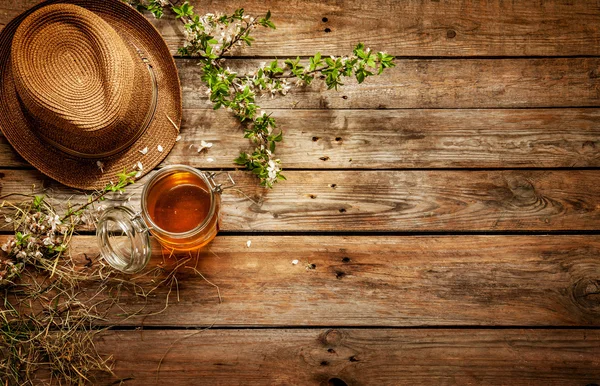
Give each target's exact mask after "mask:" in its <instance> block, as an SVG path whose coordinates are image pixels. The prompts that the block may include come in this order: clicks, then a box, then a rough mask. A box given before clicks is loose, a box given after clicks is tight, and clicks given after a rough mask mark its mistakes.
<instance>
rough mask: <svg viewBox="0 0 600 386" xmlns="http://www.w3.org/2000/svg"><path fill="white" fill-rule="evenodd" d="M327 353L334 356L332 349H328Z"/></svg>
mask: <svg viewBox="0 0 600 386" xmlns="http://www.w3.org/2000/svg"><path fill="white" fill-rule="evenodd" d="M327 352H328V353H330V354H335V350H334V349H332V348H330V349H328V350H327Z"/></svg>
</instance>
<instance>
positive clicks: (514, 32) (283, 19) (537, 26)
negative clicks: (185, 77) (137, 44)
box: [0, 0, 600, 56]
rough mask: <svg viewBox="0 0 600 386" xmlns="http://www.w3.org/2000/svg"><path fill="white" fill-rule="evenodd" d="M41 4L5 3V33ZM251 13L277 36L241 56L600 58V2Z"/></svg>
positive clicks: (167, 30) (306, 5)
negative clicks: (363, 51)
mask: <svg viewBox="0 0 600 386" xmlns="http://www.w3.org/2000/svg"><path fill="white" fill-rule="evenodd" d="M38 2H39V1H38V0H26V1H22V0H4V1H3V2H2V4H0V29H1V28H2V26H3V25H5V24H6V23H8V21H9V20H10V19H12V18H13V17H15V16H16V15H18V14H19V13H21V12H22V11H24V10H26V9H28V8H30V7H32V6H33V5H35V4H37V3H38ZM191 3H192V4H193V5H194V6H195V7H196V9H197V10H198V11H199V12H202V13H204V12H215V11H216V12H221V11H223V12H232V11H233V10H234V9H235V8H237V7H239V6H240V4H238V3H235V2H222V1H214V0H211V1H197V0H194V1H192V2H191ZM243 6H244V8H245V9H246V11H247V12H248V13H250V14H254V15H259V14H261V13H264V12H266V11H267V9H270V10H271V11H272V13H273V20H274V22H275V23H276V24H277V30H274V31H273V30H263V29H262V28H260V29H258V30H256V31H255V32H254V33H253V35H254V36H255V37H256V41H255V42H254V43H253V45H252V47H250V48H244V49H243V50H241V51H240V52H238V53H237V54H240V55H268V56H296V55H313V54H314V53H315V52H317V51H321V52H323V53H324V54H327V55H343V54H348V53H349V52H351V51H352V48H353V47H354V45H355V44H356V43H357V42H358V41H363V42H365V43H366V44H367V45H369V46H371V47H373V49H375V50H378V51H388V52H390V53H392V54H394V55H405V56H563V55H599V54H600V44H598V43H599V42H600V30H599V29H598V25H599V24H600V9H599V7H598V4H597V3H596V2H594V1H580V2H568V1H561V0H556V1H543V2H540V1H531V2H502V1H491V2H485V3H480V2H474V1H461V2H440V1H430V2H428V1H420V0H411V1H402V2H397V1H391V0H377V1H369V2H361V1H359V0H346V1H344V2H341V3H340V2H338V1H334V0H328V1H312V0H301V1H295V2H291V3H290V2H287V3H286V2H278V1H266V2H265V1H257V0H250V1H245V2H244V4H243ZM148 19H149V20H150V21H151V22H152V23H154V25H155V26H156V27H157V28H158V29H159V31H160V32H161V34H162V35H163V37H164V38H165V40H166V41H167V43H168V44H169V46H170V47H171V49H172V51H173V53H176V51H177V48H178V47H180V46H181V45H182V44H183V34H182V26H181V25H180V23H179V21H176V20H174V18H173V17H172V15H170V14H168V15H167V16H166V17H165V18H164V19H162V20H155V19H154V18H153V17H152V16H151V15H148Z"/></svg>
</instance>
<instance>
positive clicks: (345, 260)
mask: <svg viewBox="0 0 600 386" xmlns="http://www.w3.org/2000/svg"><path fill="white" fill-rule="evenodd" d="M349 262H350V258H349V257H344V258H342V263H349Z"/></svg>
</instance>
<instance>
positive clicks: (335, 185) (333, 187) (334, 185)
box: [329, 184, 337, 189]
mask: <svg viewBox="0 0 600 386" xmlns="http://www.w3.org/2000/svg"><path fill="white" fill-rule="evenodd" d="M329 187H330V188H332V189H335V188H337V184H331V185H329Z"/></svg>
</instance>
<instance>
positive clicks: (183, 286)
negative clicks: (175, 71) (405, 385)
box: [1, 235, 600, 327]
mask: <svg viewBox="0 0 600 386" xmlns="http://www.w3.org/2000/svg"><path fill="white" fill-rule="evenodd" d="M5 238H6V236H3V237H2V238H1V240H2V241H3V242H4V240H5ZM248 240H250V241H251V245H250V247H248V246H247V241H248ZM71 246H72V247H71V256H72V257H73V260H74V261H76V262H77V264H78V265H80V266H84V265H86V264H88V263H89V260H88V258H92V259H94V257H95V256H98V246H97V244H96V240H95V237H93V236H77V237H75V238H74V239H73V241H72V244H71ZM152 250H153V258H152V260H151V262H150V264H149V266H148V270H151V269H153V268H155V267H157V266H162V267H164V269H165V273H164V274H163V276H161V275H159V276H155V274H149V275H142V274H139V275H135V276H136V277H137V278H138V279H136V280H137V281H138V282H139V283H145V281H144V280H150V279H153V280H154V283H157V282H159V281H160V280H161V278H162V277H164V275H167V273H168V272H170V271H171V270H172V268H173V267H174V266H175V265H176V264H179V263H177V262H176V260H175V259H174V258H170V259H169V258H168V257H169V255H170V253H169V252H167V251H165V252H163V251H161V248H160V246H159V245H158V244H157V243H156V242H153V244H152ZM599 253H600V237H599V236H420V237H399V236H375V237H373V236H368V237H367V236H363V237H360V236H353V237H339V236H338V237H332V236H277V237H270V236H252V235H248V236H245V237H244V236H219V237H217V238H216V239H215V240H214V241H213V243H211V244H210V246H209V247H207V248H205V249H204V250H202V251H201V252H200V255H199V259H198V261H197V263H196V261H195V259H194V260H192V261H190V262H188V263H186V264H185V265H184V266H183V267H181V268H180V269H179V271H178V273H177V278H178V281H177V287H176V288H175V286H173V287H171V286H169V285H167V284H164V285H163V286H162V287H161V288H160V289H159V290H157V291H155V292H154V297H152V298H150V299H148V302H146V300H145V299H142V298H136V297H135V296H133V294H132V293H130V292H127V290H125V289H124V288H121V289H120V295H121V298H120V304H121V307H120V308H119V309H115V310H114V312H112V313H111V315H112V316H113V317H114V319H113V320H112V321H111V323H118V324H127V325H140V324H143V325H153V326H193V327H198V326H206V325H210V324H212V323H215V325H217V326H226V327H232V326H305V325H307V326H308V325H310V326H332V325H334V326H401V327H407V326H450V325H469V326H477V325H485V326H600V297H599V295H598V289H599V284H598V283H599V280H600V278H599V275H600V261H599V260H598V254H599ZM193 256H195V255H193ZM181 257H183V256H180V258H181ZM294 260H298V263H297V264H293V261H294ZM194 266H195V267H196V268H197V269H198V270H199V271H200V272H202V273H203V275H204V276H205V277H206V278H207V279H208V280H210V281H211V282H212V283H214V284H216V285H218V286H219V288H220V292H221V295H222V298H223V303H221V304H218V299H217V292H216V290H215V288H213V287H211V286H210V285H208V284H207V283H206V282H205V281H204V280H203V279H202V278H201V277H199V276H196V275H195V274H194V272H193V270H192V269H191V268H189V267H194ZM103 284H106V283H103ZM145 285H146V286H149V288H151V287H154V285H155V284H152V285H149V284H148V283H146V284H145ZM95 288H96V287H95V284H87V285H82V286H81V289H82V292H84V293H88V294H90V295H89V296H92V294H95V291H96V289H95ZM169 289H171V290H172V292H171V296H170V298H169V302H168V303H169V307H168V308H167V309H166V310H163V309H164V307H165V304H166V302H167V292H168V291H169ZM176 290H177V291H176ZM109 292H110V293H111V294H113V295H114V294H115V293H116V292H117V291H107V290H106V288H104V292H103V294H104V295H100V296H96V297H95V298H94V301H95V302H98V301H100V300H102V299H103V296H108V295H107V294H108V293H109ZM178 299H179V300H178ZM142 308H143V312H142V313H143V314H147V313H157V312H160V313H158V314H155V315H153V316H148V317H137V318H131V319H128V320H126V321H125V322H123V321H122V319H121V318H119V317H117V315H119V314H123V313H124V312H127V313H134V312H136V311H138V310H140V309H142Z"/></svg>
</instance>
